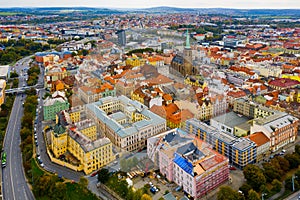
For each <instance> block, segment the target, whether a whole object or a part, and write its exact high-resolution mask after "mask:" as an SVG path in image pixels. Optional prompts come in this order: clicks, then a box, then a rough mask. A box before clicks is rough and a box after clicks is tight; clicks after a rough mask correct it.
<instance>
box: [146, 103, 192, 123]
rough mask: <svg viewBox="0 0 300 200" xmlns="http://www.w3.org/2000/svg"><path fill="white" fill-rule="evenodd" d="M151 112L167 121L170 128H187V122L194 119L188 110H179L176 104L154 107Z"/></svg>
mask: <svg viewBox="0 0 300 200" xmlns="http://www.w3.org/2000/svg"><path fill="white" fill-rule="evenodd" d="M150 110H151V111H152V112H153V113H155V114H157V115H159V116H161V117H162V118H164V119H166V120H167V126H168V127H170V128H182V127H185V121H186V120H187V119H191V118H193V117H194V114H193V113H191V112H190V111H189V110H187V109H182V110H181V109H179V108H178V106H177V105H176V104H175V103H169V104H167V105H162V106H158V105H153V106H152V107H151V108H150Z"/></svg>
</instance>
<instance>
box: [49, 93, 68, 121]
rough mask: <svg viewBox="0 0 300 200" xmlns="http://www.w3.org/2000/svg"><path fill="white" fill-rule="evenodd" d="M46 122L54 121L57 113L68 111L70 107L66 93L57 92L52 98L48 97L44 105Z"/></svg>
mask: <svg viewBox="0 0 300 200" xmlns="http://www.w3.org/2000/svg"><path fill="white" fill-rule="evenodd" d="M43 105H44V106H43V112H44V120H45V121H47V120H54V119H55V116H56V113H57V112H59V111H62V110H67V109H69V107H70V104H69V102H68V99H67V98H66V97H65V93H64V92H59V91H56V92H54V93H53V94H52V96H51V97H47V98H46V99H45V100H44V104H43Z"/></svg>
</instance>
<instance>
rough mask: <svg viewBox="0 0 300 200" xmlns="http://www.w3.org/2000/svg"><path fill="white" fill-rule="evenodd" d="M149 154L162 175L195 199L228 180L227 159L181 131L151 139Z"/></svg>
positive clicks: (169, 132) (175, 130)
mask: <svg viewBox="0 0 300 200" xmlns="http://www.w3.org/2000/svg"><path fill="white" fill-rule="evenodd" d="M148 145H149V147H150V148H148V149H147V151H148V152H147V153H148V156H149V158H150V159H152V160H153V161H154V163H156V164H158V165H159V169H160V172H161V173H162V174H163V175H164V176H165V177H166V178H167V179H168V180H169V181H174V182H175V183H176V184H177V185H179V186H181V187H182V189H183V190H184V191H185V192H186V193H188V194H190V195H191V196H192V197H194V198H200V197H202V196H204V195H205V194H207V193H208V192H209V191H211V190H213V189H215V188H216V187H218V186H219V185H220V184H222V183H224V182H225V181H227V180H228V178H229V169H228V158H226V157H225V156H223V155H221V154H219V153H217V152H215V151H214V150H212V149H211V148H210V146H209V145H208V144H207V143H205V142H203V141H201V140H199V139H195V138H194V137H192V136H189V135H187V133H186V132H184V131H182V130H180V129H173V130H171V131H168V132H165V133H162V134H160V135H157V136H155V137H152V138H149V139H148Z"/></svg>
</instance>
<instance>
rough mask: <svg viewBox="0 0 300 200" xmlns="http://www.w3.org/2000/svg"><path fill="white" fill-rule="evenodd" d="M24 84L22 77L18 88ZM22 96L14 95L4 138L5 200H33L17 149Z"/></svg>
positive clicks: (25, 61)
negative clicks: (5, 158) (5, 159)
mask: <svg viewBox="0 0 300 200" xmlns="http://www.w3.org/2000/svg"><path fill="white" fill-rule="evenodd" d="M29 60H30V58H24V59H22V60H20V61H19V62H18V65H19V66H18V67H16V70H17V72H18V73H19V74H21V73H20V72H21V69H23V68H24V67H28V62H29ZM24 83H26V80H25V78H24V76H20V78H19V87H22V86H23V84H24ZM23 98H25V95H24V97H22V94H18V95H16V98H15V101H14V104H13V108H12V110H11V114H10V118H9V122H8V125H7V129H6V134H5V138H4V142H3V144H4V151H5V152H6V154H7V156H6V157H7V161H6V167H5V168H3V170H2V182H3V185H2V186H3V188H2V190H3V199H7V200H11V199H12V200H19V199H20V200H34V199H35V198H34V196H33V194H32V191H31V190H30V188H29V185H28V183H27V182H26V177H25V174H24V169H23V164H22V156H21V149H20V147H19V145H20V142H21V137H20V128H21V118H22V116H23V106H22V102H23Z"/></svg>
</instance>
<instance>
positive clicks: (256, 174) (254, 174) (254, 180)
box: [243, 164, 266, 191]
mask: <svg viewBox="0 0 300 200" xmlns="http://www.w3.org/2000/svg"><path fill="white" fill-rule="evenodd" d="M243 173H244V176H245V178H246V179H247V183H248V184H249V185H250V186H251V187H252V188H253V189H254V190H255V191H259V188H260V186H262V185H265V184H266V178H265V176H264V174H263V172H262V170H261V169H260V168H259V167H258V166H256V165H252V164H250V165H247V166H246V167H245V169H244V170H243Z"/></svg>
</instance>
